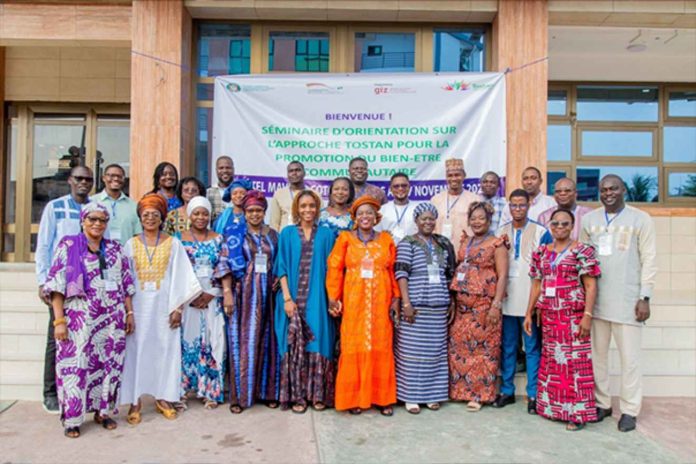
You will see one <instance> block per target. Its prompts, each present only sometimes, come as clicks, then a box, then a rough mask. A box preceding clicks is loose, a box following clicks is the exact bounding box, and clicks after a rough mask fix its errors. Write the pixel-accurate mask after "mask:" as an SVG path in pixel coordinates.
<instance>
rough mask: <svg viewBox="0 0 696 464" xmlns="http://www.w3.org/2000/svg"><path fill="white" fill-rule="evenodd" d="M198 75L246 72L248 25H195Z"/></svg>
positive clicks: (248, 44)
mask: <svg viewBox="0 0 696 464" xmlns="http://www.w3.org/2000/svg"><path fill="white" fill-rule="evenodd" d="M198 34H199V40H198V76H199V77H213V76H222V75H226V74H248V73H249V69H250V64H251V60H250V56H251V27H250V26H248V25H243V24H222V23H202V24H200V25H199V26H198Z"/></svg>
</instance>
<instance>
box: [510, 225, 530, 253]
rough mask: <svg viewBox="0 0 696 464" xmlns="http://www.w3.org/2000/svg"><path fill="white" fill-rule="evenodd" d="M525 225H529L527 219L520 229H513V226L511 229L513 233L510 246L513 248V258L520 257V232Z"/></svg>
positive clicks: (525, 227)
mask: <svg viewBox="0 0 696 464" xmlns="http://www.w3.org/2000/svg"><path fill="white" fill-rule="evenodd" d="M527 225H529V220H527V222H526V223H525V224H524V227H522V228H521V229H515V228H514V227H513V230H514V231H515V233H514V234H513V236H512V247H513V249H514V250H515V260H518V259H520V247H521V242H522V234H523V233H524V231H525V230H526V229H527Z"/></svg>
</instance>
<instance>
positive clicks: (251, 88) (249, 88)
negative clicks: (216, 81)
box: [225, 82, 273, 93]
mask: <svg viewBox="0 0 696 464" xmlns="http://www.w3.org/2000/svg"><path fill="white" fill-rule="evenodd" d="M225 88H226V89H227V90H229V91H230V92H232V93H237V92H268V91H269V90H273V87H271V86H269V85H245V86H244V87H242V86H241V85H239V84H237V83H236V82H230V83H228V84H227V85H225Z"/></svg>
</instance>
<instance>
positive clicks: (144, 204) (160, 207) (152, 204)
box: [138, 193, 167, 221]
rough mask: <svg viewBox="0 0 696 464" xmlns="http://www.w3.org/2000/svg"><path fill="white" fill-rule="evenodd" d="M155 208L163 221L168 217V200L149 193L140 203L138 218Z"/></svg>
mask: <svg viewBox="0 0 696 464" xmlns="http://www.w3.org/2000/svg"><path fill="white" fill-rule="evenodd" d="M148 208H153V209H156V210H157V211H159V213H160V215H161V216H162V220H163V221H164V219H165V218H166V217H167V200H165V199H164V198H163V197H162V196H161V195H160V194H158V193H148V194H146V195H145V196H143V197H142V198H141V199H140V201H139V202H138V217H140V214H141V213H142V212H143V210H144V209H148Z"/></svg>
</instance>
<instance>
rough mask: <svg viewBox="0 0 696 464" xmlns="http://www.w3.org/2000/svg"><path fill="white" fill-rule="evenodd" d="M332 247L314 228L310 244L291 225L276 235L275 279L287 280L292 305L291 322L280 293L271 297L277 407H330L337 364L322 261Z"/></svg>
mask: <svg viewBox="0 0 696 464" xmlns="http://www.w3.org/2000/svg"><path fill="white" fill-rule="evenodd" d="M333 244H334V235H333V233H332V232H331V231H330V230H329V229H327V228H325V227H319V226H316V225H315V226H314V228H313V229H312V234H311V236H310V238H309V239H307V238H306V237H305V235H304V232H303V231H302V229H301V228H299V227H297V226H294V225H290V226H286V227H285V228H284V229H283V231H282V232H281V233H280V239H279V242H278V257H277V259H276V262H275V275H276V277H277V278H279V279H280V278H282V277H286V278H287V281H288V288H289V290H290V295H291V297H292V299H293V301H294V302H295V304H296V305H297V311H296V312H295V314H293V316H292V317H290V318H289V317H288V316H287V314H286V312H285V301H284V299H283V292H282V291H279V292H278V294H277V295H276V307H275V330H276V337H277V338H278V350H279V352H280V356H281V365H280V403H281V405H282V406H283V407H288V406H290V405H291V404H293V403H295V404H301V405H306V404H307V402H310V403H312V404H316V403H323V404H324V405H327V406H332V405H333V404H334V389H335V376H336V361H335V357H334V349H335V347H334V343H335V342H334V339H335V331H336V328H335V323H334V320H333V319H332V318H331V316H330V315H329V311H328V299H327V296H326V272H327V267H326V260H327V259H328V257H329V254H330V253H331V250H332V248H333Z"/></svg>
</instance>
